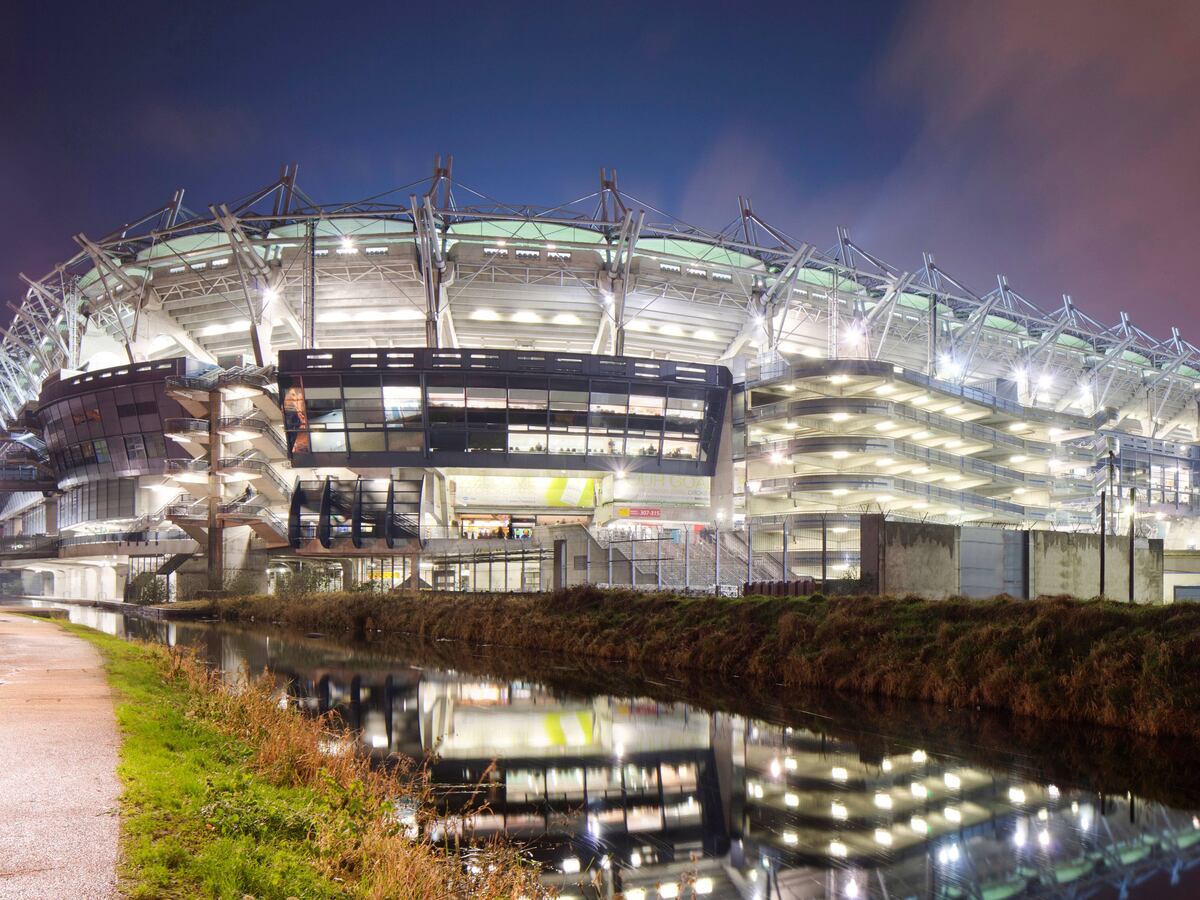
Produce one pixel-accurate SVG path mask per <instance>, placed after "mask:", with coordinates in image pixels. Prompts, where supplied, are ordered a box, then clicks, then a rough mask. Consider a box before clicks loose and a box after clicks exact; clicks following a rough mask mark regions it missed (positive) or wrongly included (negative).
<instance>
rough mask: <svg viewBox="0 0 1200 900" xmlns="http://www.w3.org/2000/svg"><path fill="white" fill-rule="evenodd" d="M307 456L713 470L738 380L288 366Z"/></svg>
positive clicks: (285, 397)
mask: <svg viewBox="0 0 1200 900" xmlns="http://www.w3.org/2000/svg"><path fill="white" fill-rule="evenodd" d="M280 386H281V390H282V405H283V412H284V426H285V429H286V431H287V435H288V447H289V450H290V452H291V454H292V459H293V463H294V464H296V465H305V466H307V465H329V464H335V463H337V462H357V463H359V464H374V465H380V464H387V465H428V464H435V465H437V464H441V465H476V466H478V465H501V466H517V467H522V466H525V467H530V468H534V467H541V466H554V467H558V468H576V469H580V468H596V469H604V468H609V469H611V468H613V466H614V460H618V459H627V460H629V459H632V460H636V461H637V465H636V468H639V469H655V468H662V469H664V470H671V471H675V470H679V471H694V472H696V473H698V474H699V473H706V472H707V471H709V470H710V469H711V465H712V463H713V462H714V458H713V457H714V454H715V451H716V441H717V437H718V434H719V429H720V425H721V422H722V418H723V415H724V407H725V403H726V398H727V397H728V389H727V388H724V387H722V388H714V387H712V386H708V385H703V384H696V385H692V384H679V383H662V382H658V383H655V382H653V381H650V380H649V379H647V381H645V382H641V381H634V380H632V379H625V380H620V379H613V378H593V377H570V376H558V375H532V374H523V373H503V372H496V371H487V372H480V373H473V372H462V371H456V372H439V371H430V372H418V371H409V372H386V371H385V372H375V373H367V372H339V373H320V374H316V373H309V372H305V373H303V374H295V375H291V374H284V373H281V375H280Z"/></svg>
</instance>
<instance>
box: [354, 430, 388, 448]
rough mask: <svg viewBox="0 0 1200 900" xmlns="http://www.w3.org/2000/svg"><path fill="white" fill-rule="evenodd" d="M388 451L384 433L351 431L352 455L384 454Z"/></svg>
mask: <svg viewBox="0 0 1200 900" xmlns="http://www.w3.org/2000/svg"><path fill="white" fill-rule="evenodd" d="M386 449H387V445H386V440H385V435H384V432H382V431H351V432H350V452H351V453H382V452H383V451H385V450H386Z"/></svg>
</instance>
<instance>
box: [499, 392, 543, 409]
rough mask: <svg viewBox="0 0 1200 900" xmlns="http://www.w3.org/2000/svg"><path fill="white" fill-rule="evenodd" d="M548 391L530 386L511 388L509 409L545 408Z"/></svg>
mask: <svg viewBox="0 0 1200 900" xmlns="http://www.w3.org/2000/svg"><path fill="white" fill-rule="evenodd" d="M547 397H548V392H547V391H544V390H534V389H530V388H511V389H510V390H509V392H508V408H509V409H545V408H546V400H547Z"/></svg>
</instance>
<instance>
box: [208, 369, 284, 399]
mask: <svg viewBox="0 0 1200 900" xmlns="http://www.w3.org/2000/svg"><path fill="white" fill-rule="evenodd" d="M231 385H243V386H246V387H253V388H258V389H259V390H262V391H267V392H269V393H274V392H275V367H274V366H235V367H234V368H232V369H225V370H218V373H217V376H216V386H217V387H226V386H231Z"/></svg>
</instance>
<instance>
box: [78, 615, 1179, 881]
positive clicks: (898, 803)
mask: <svg viewBox="0 0 1200 900" xmlns="http://www.w3.org/2000/svg"><path fill="white" fill-rule="evenodd" d="M71 618H72V620H73V621H77V622H81V623H83V624H87V625H90V626H92V627H94V628H98V629H99V630H101V631H105V632H108V633H110V634H115V635H119V636H125V637H135V638H143V639H148V640H155V641H161V642H165V643H168V644H171V645H175V644H186V645H190V646H194V647H196V648H197V649H198V650H199V651H200V652H201V654H202V655H203V656H205V657H206V658H208V659H209V660H210V661H212V662H213V663H215V664H217V665H219V666H220V667H221V668H222V670H223V671H225V672H226V673H228V674H229V677H231V678H236V677H238V675H239V673H241V672H243V671H245V670H246V669H249V670H250V671H261V670H263V669H269V670H270V671H271V672H272V673H273V675H274V676H275V677H276V678H277V679H278V680H279V681H280V683H281V684H286V685H287V686H288V687H287V689H288V691H289V692H290V693H291V694H292V695H293V696H294V697H295V698H296V700H297V702H298V703H299V704H300V705H301V706H303V707H304V708H306V709H309V710H311V711H314V712H318V711H320V712H324V711H327V710H336V711H337V712H338V713H339V714H340V715H341V716H342V717H343V719H344V720H345V721H346V722H347V723H348V724H349V725H350V726H351V727H352V728H354V729H356V730H359V731H361V732H362V735H363V743H364V745H365V747H366V748H367V750H368V751H369V752H371V753H373V754H376V755H378V756H380V757H382V756H385V755H386V754H388V753H392V752H399V753H403V754H406V755H409V756H413V757H416V758H422V757H426V756H431V755H432V756H434V762H433V763H432V768H433V773H434V776H435V780H436V781H437V782H438V783H439V784H440V785H442V786H443V787H444V789H445V801H446V803H447V805H448V808H449V809H450V810H451V811H460V812H461V813H462V815H460V816H452V817H451V818H450V819H449V821H451V822H454V823H455V825H453V826H448V827H454V828H456V829H457V830H459V831H460V832H465V833H466V835H467V836H472V835H473V836H475V837H489V836H491V835H494V834H497V833H505V834H508V835H510V836H512V837H513V838H515V839H517V840H520V841H523V842H529V844H530V846H531V848H532V849H533V852H534V853H535V855H536V856H537V857H538V858H539V859H541V860H542V861H543V862H544V863H545V864H547V866H549V867H550V868H551V869H552V874H550V875H549V876H548V878H547V880H548V881H549V882H550V883H552V884H557V885H560V886H561V887H562V888H563V891H564V896H576V897H578V896H589V897H598V896H615V895H617V894H619V893H621V892H622V891H623V895H624V897H626V898H629V900H659V898H660V897H661V898H668V900H669V898H671V897H675V896H678V897H693V896H713V897H730V898H732V897H740V898H772V897H787V898H793V897H794V898H809V897H813V898H816V897H838V898H841V897H849V898H855V897H864V898H865V897H883V898H902V897H945V898H951V897H955V898H957V897H974V898H984V900H1001V898H1006V897H1018V896H1020V897H1030V896H1060V895H1061V896H1064V897H1067V896H1071V897H1088V896H1106V897H1107V896H1111V897H1120V896H1158V895H1160V894H1167V895H1169V896H1177V897H1186V896H1195V895H1196V894H1197V883H1198V880H1197V876H1198V875H1200V868H1196V866H1197V863H1200V819H1198V818H1197V817H1196V815H1195V814H1194V813H1193V812H1192V811H1191V810H1184V809H1177V808H1174V807H1172V806H1170V805H1167V804H1163V803H1151V802H1144V801H1142V800H1140V799H1137V798H1135V797H1133V796H1132V795H1126V796H1121V797H1112V796H1105V795H1103V794H1096V793H1091V792H1087V791H1082V790H1077V789H1068V788H1065V787H1064V788H1062V789H1060V788H1059V787H1056V786H1055V785H1052V784H1042V783H1039V782H1038V781H1036V780H1030V778H1029V777H1028V775H1027V774H1022V773H1021V772H1018V771H1016V770H1012V771H1000V770H997V769H994V768H990V767H987V766H984V765H979V764H973V763H971V762H969V761H967V760H966V759H963V758H961V757H959V756H956V755H954V754H947V753H944V752H939V751H938V749H937V748H936V747H933V746H906V745H903V744H902V743H901V742H894V743H891V744H888V745H886V746H887V747H888V749H887V754H886V755H884V753H883V751H880V750H879V749H878V746H879V745H874V746H873V747H872V748H871V749H866V748H863V747H860V746H859V745H857V744H855V743H851V742H849V741H847V740H845V739H844V738H841V737H838V736H837V734H838V732H839V729H837V728H835V727H832V725H831V727H830V728H828V729H825V730H814V728H813V727H811V723H810V727H804V728H801V727H787V726H786V725H780V724H768V723H766V722H763V721H758V720H754V719H748V718H745V717H743V716H740V715H734V714H729V713H726V712H721V711H710V710H702V709H697V708H695V707H692V706H688V705H686V704H682V703H664V702H658V701H654V700H646V699H637V698H630V697H613V696H606V695H595V696H591V697H584V696H569V695H565V694H563V693H561V692H557V693H556V692H554V691H552V690H550V689H548V688H546V687H544V686H542V685H539V684H537V683H533V682H528V681H520V680H511V679H510V680H496V679H489V678H483V677H480V676H478V675H470V674H460V673H458V672H456V671H454V670H450V669H437V670H434V669H425V668H422V667H420V666H417V665H412V664H410V663H408V662H406V661H404V660H402V659H397V658H388V657H386V656H382V655H380V654H378V653H377V652H374V651H371V650H364V649H363V648H355V647H350V646H339V645H333V644H328V643H322V642H319V641H314V640H307V639H303V638H297V637H296V636H293V635H288V634H282V633H279V632H267V631H261V632H259V631H247V630H234V629H227V628H221V627H215V626H207V625H202V624H184V623H179V624H175V623H158V622H147V621H144V620H140V619H132V618H131V619H125V618H124V617H123V616H121V615H120V614H117V613H110V612H104V611H100V610H93V609H86V608H72V609H71ZM842 733H844V730H843V731H842ZM443 836H444V835H435V837H443Z"/></svg>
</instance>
